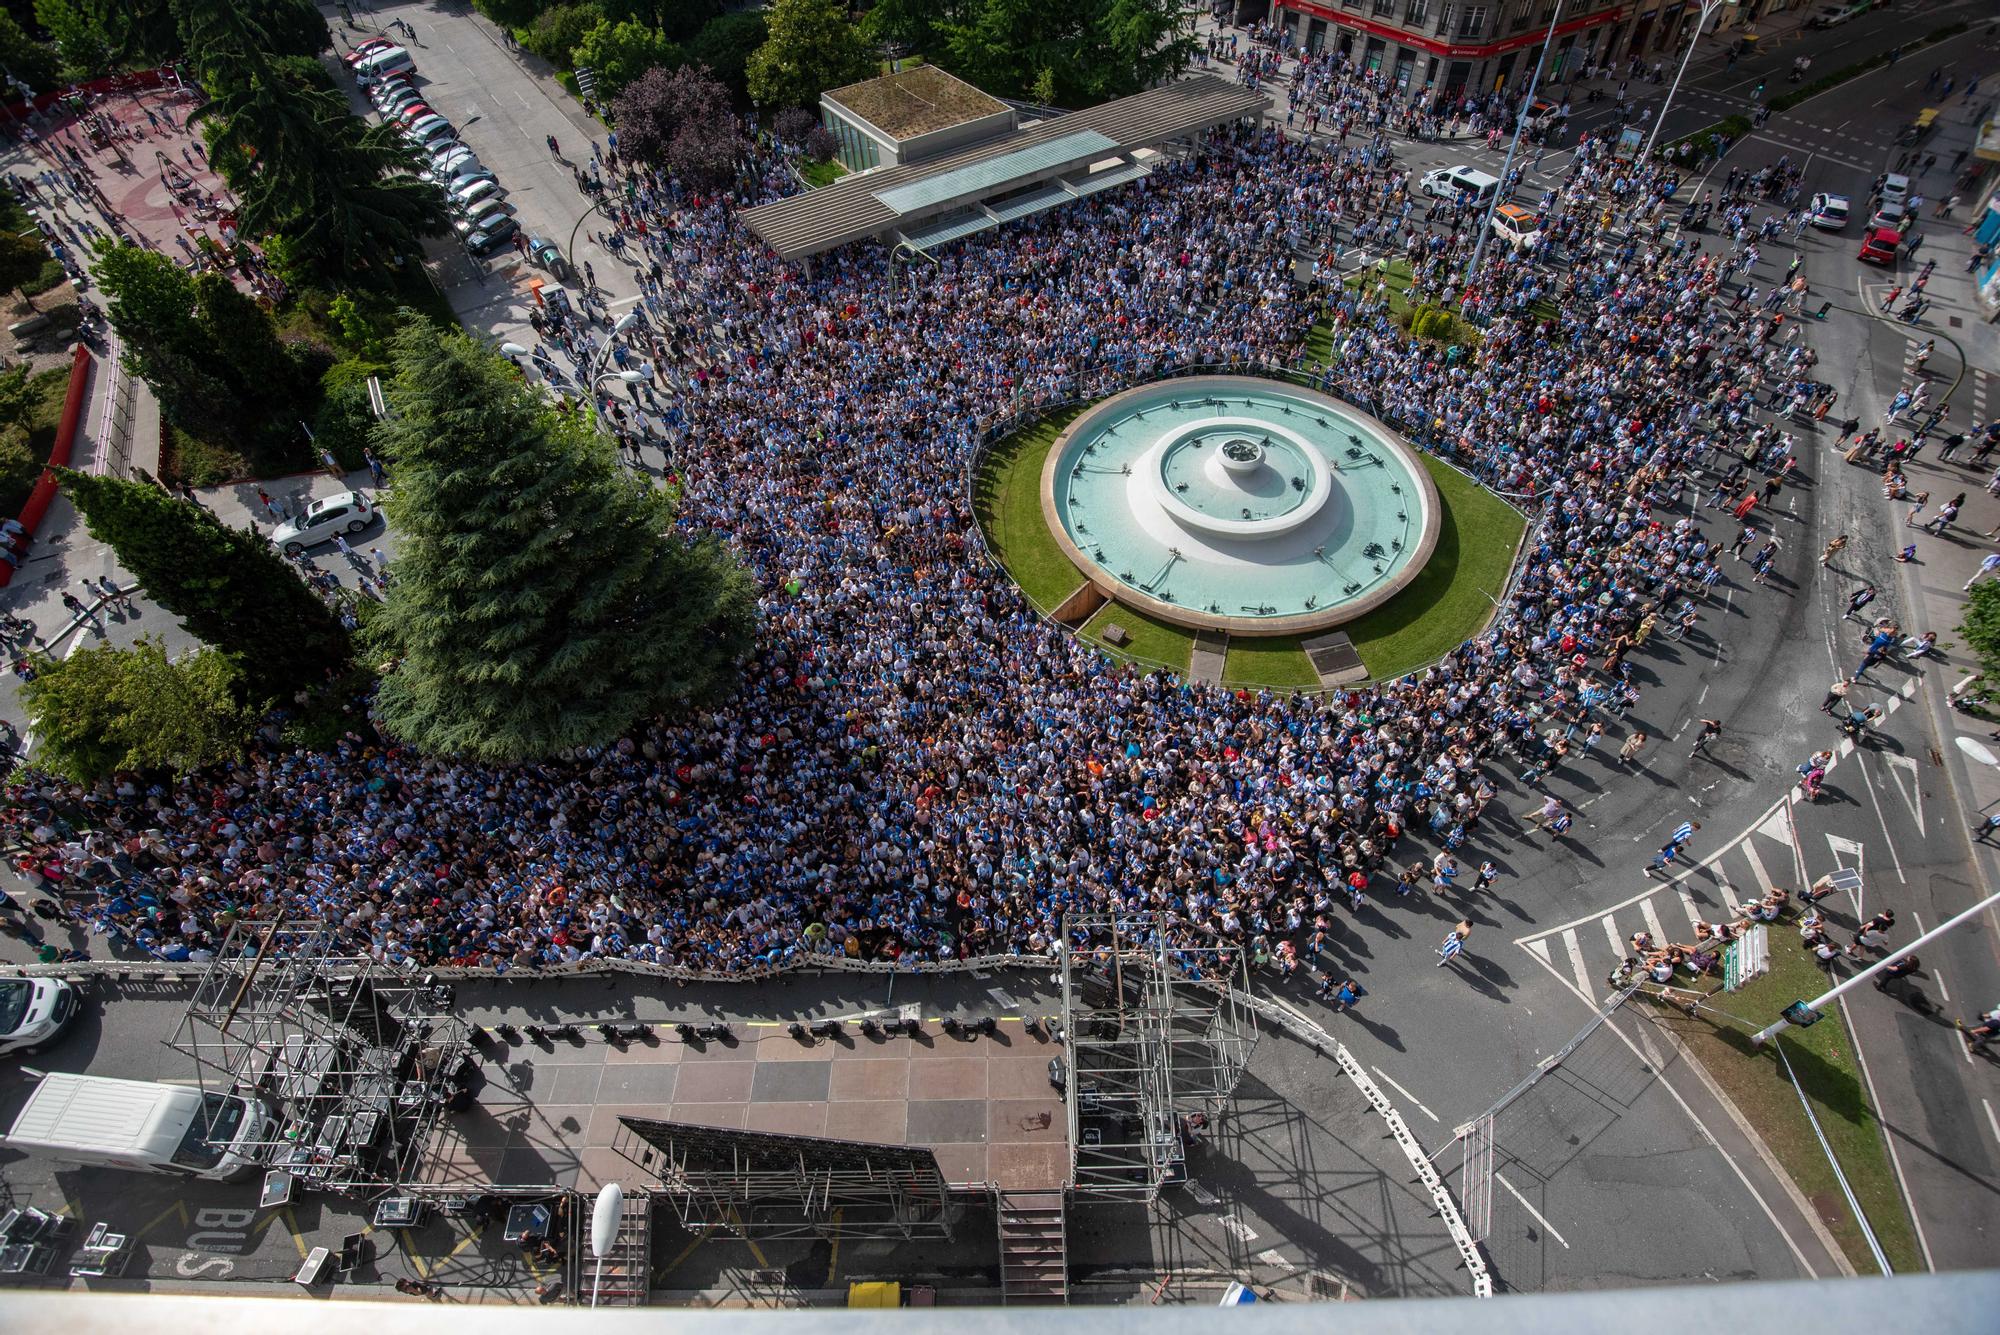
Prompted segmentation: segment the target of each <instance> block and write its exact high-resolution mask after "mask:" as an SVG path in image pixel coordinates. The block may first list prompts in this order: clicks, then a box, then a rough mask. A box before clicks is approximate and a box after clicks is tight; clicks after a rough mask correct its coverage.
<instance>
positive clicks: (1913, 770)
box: [1882, 755, 1926, 835]
mask: <svg viewBox="0 0 2000 1335" xmlns="http://www.w3.org/2000/svg"><path fill="white" fill-rule="evenodd" d="M1882 759H1884V760H1886V761H1888V762H1889V777H1890V778H1891V779H1894V780H1895V783H1896V789H1897V791H1898V792H1901V793H1902V794H1903V800H1904V801H1905V802H1908V803H1909V804H1910V811H1911V812H1912V814H1914V815H1915V816H1916V818H1917V833H1918V834H1919V835H1922V834H1924V833H1926V831H1925V829H1924V793H1923V788H1922V787H1921V785H1920V783H1919V781H1918V779H1917V762H1916V760H1915V759H1914V758H1913V757H1910V756H1898V755H1885V756H1883V757H1882ZM1898 770H1908V771H1909V773H1910V786H1909V787H1908V788H1907V789H1905V788H1904V787H1903V781H1902V780H1901V779H1897V778H1896V773H1897V771H1898Z"/></svg>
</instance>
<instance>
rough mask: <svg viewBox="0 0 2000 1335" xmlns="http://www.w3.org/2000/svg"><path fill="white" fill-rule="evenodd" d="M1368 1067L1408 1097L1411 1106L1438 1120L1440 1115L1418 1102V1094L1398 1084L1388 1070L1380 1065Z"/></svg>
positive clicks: (1390, 1086)
mask: <svg viewBox="0 0 2000 1335" xmlns="http://www.w3.org/2000/svg"><path fill="white" fill-rule="evenodd" d="M1368 1069H1369V1070H1371V1071H1373V1072H1374V1073H1375V1074H1376V1075H1379V1076H1381V1077H1382V1083H1383V1084H1385V1085H1387V1086H1388V1087H1389V1088H1391V1089H1393V1090H1395V1091H1396V1092H1397V1093H1398V1094H1401V1095H1402V1096H1403V1097H1404V1098H1406V1099H1408V1100H1409V1101H1410V1106H1411V1107H1413V1108H1415V1109H1416V1110H1417V1111H1418V1112H1420V1113H1422V1114H1423V1115H1424V1116H1426V1117H1428V1118H1430V1119H1431V1120H1432V1121H1433V1122H1435V1121H1437V1119H1438V1115H1437V1114H1436V1113H1434V1112H1432V1111H1431V1110H1430V1109H1429V1108H1426V1107H1425V1106H1424V1105H1423V1104H1421V1103H1418V1102H1417V1096H1416V1095H1415V1094H1412V1093H1411V1092H1410V1091H1409V1090H1407V1089H1404V1088H1403V1087H1402V1086H1401V1085H1399V1084H1397V1083H1396V1082H1395V1081H1394V1080H1392V1079H1390V1078H1389V1073H1388V1072H1387V1071H1385V1070H1383V1069H1382V1068H1381V1067H1379V1066H1371V1067H1369V1068H1368Z"/></svg>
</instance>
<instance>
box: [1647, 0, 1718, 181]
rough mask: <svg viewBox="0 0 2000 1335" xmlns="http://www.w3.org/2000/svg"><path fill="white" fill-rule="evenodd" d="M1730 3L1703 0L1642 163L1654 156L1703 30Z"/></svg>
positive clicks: (1648, 138) (1655, 118) (1655, 119)
mask: <svg viewBox="0 0 2000 1335" xmlns="http://www.w3.org/2000/svg"><path fill="white" fill-rule="evenodd" d="M1729 2H1730V0H1701V17H1700V18H1698V19H1696V20H1695V24H1694V36H1692V37H1690V38H1688V45H1687V50H1685V51H1683V52H1681V64H1680V68H1679V69H1677V70H1675V71H1674V81H1673V82H1672V83H1671V84H1669V85H1667V100H1666V101H1664V102H1662V103H1660V113H1659V115H1657V116H1655V117H1653V132H1652V133H1651V134H1649V135H1647V136H1646V147H1645V148H1644V149H1643V150H1641V151H1640V153H1639V158H1640V160H1641V161H1644V160H1645V159H1646V158H1649V157H1651V156H1652V154H1653V141H1654V140H1656V139H1658V138H1659V137H1660V127H1661V126H1662V125H1665V124H1666V123H1667V113H1668V112H1669V111H1671V110H1673V106H1674V94H1675V93H1678V92H1679V91H1680V90H1681V76H1682V75H1683V74H1686V73H1687V68H1688V61H1689V60H1691V59H1693V58H1694V46H1695V43H1696V42H1699V41H1700V40H1701V30H1702V29H1703V28H1706V27H1707V26H1708V21H1709V19H1711V18H1713V17H1714V16H1715V11H1716V10H1718V9H1720V8H1722V7H1723V5H1725V4H1728V3H1729Z"/></svg>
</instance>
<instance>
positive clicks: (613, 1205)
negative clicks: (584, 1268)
mask: <svg viewBox="0 0 2000 1335" xmlns="http://www.w3.org/2000/svg"><path fill="white" fill-rule="evenodd" d="M624 1209H625V1189H624V1188H623V1187H621V1186H619V1185H618V1184H617V1183H616V1182H606V1183H605V1184H604V1189H603V1190H601V1191H599V1192H598V1193H597V1205H596V1206H595V1207H594V1208H593V1209H592V1210H591V1212H590V1254H591V1255H592V1256H594V1257H596V1258H597V1276H596V1278H595V1279H593V1280H592V1281H591V1284H590V1305H591V1306H592V1307H596V1306H597V1291H598V1290H599V1289H601V1288H603V1287H604V1262H605V1259H606V1258H608V1257H609V1256H610V1255H611V1249H612V1247H613V1246H614V1245H616V1243H617V1241H618V1222H619V1217H620V1215H621V1214H623V1212H624Z"/></svg>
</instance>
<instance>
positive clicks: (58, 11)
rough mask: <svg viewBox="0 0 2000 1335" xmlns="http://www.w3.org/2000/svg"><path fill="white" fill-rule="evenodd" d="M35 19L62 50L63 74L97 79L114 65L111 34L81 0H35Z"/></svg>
mask: <svg viewBox="0 0 2000 1335" xmlns="http://www.w3.org/2000/svg"><path fill="white" fill-rule="evenodd" d="M35 21H36V22H38V23H40V24H41V25H42V30H43V31H44V32H46V33H48V35H49V39H50V40H51V41H53V42H54V43H55V44H56V50H57V51H60V52H61V53H62V63H63V76H64V77H65V78H69V79H78V80H81V79H95V78H97V77H99V76H100V75H102V74H104V73H106V72H107V71H108V70H110V68H111V36H110V34H109V33H107V32H105V30H104V24H103V21H102V19H101V17H100V16H99V15H97V14H96V13H93V12H92V11H91V9H90V8H89V7H88V6H86V5H84V4H81V3H79V0H35Z"/></svg>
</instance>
